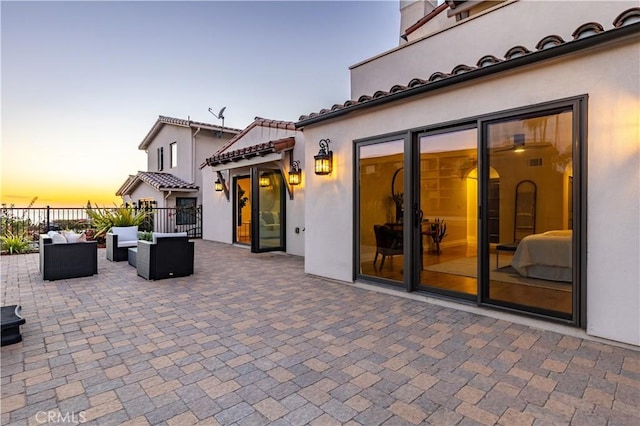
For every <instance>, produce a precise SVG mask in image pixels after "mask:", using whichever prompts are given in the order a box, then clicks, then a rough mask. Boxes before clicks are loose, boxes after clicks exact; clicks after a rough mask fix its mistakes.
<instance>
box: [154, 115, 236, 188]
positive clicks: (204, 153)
mask: <svg viewBox="0 0 640 426" xmlns="http://www.w3.org/2000/svg"><path fill="white" fill-rule="evenodd" d="M231 136H233V134H229V133H223V134H222V135H221V137H218V133H217V132H215V131H212V130H207V129H200V131H198V129H197V128H189V127H181V126H172V125H165V126H163V128H162V129H161V130H160V132H159V133H158V135H157V136H156V137H155V138H154V140H153V142H151V144H149V147H148V148H147V150H146V152H147V170H146V171H149V172H160V171H161V172H165V173H171V174H172V175H174V176H176V177H179V178H180V179H182V180H184V181H186V182H189V183H194V184H196V185H198V186H199V187H201V186H202V185H201V183H202V175H201V173H200V171H199V170H198V166H199V165H200V164H201V163H202V162H203V161H204V160H205V159H206V158H207V157H208V156H211V155H212V154H213V153H214V152H216V151H217V150H218V149H220V147H221V146H222V145H224V144H225V143H226V142H227V141H228V140H229V139H230V138H231ZM173 143H175V144H176V147H177V157H176V161H175V166H174V167H172V148H171V145H172V144H173ZM160 149H162V157H163V160H162V167H161V168H160V167H159V165H160V163H159V160H158V156H159V155H160V151H159V150H160Z"/></svg>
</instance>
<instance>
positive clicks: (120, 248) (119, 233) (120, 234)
mask: <svg viewBox="0 0 640 426" xmlns="http://www.w3.org/2000/svg"><path fill="white" fill-rule="evenodd" d="M137 245H138V227H137V226H114V227H112V228H111V232H107V259H108V260H110V261H112V262H120V261H123V260H127V258H128V254H129V248H130V247H136V246H137Z"/></svg>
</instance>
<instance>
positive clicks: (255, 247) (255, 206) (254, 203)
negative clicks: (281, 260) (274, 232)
mask: <svg viewBox="0 0 640 426" xmlns="http://www.w3.org/2000/svg"><path fill="white" fill-rule="evenodd" d="M261 166H264V165H258V166H253V167H251V252H252V253H265V252H270V251H285V252H286V250H287V233H286V230H287V219H286V218H287V214H286V205H287V203H286V189H285V182H284V176H283V175H282V172H281V170H280V169H279V168H277V167H274V168H267V167H261ZM263 171H269V172H271V173H273V174H274V175H277V176H279V178H280V189H279V194H278V198H279V201H280V214H279V219H280V245H278V246H275V247H260V211H261V209H260V185H259V181H260V172H263Z"/></svg>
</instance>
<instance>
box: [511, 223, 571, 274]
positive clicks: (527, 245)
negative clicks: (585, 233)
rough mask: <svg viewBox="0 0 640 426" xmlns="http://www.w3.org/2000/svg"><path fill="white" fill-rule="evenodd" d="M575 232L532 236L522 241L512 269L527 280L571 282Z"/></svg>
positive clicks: (564, 231)
mask: <svg viewBox="0 0 640 426" xmlns="http://www.w3.org/2000/svg"><path fill="white" fill-rule="evenodd" d="M571 247H572V233H571V230H561V231H547V232H543V233H542V234H533V235H528V236H526V237H524V238H523V239H522V241H520V244H518V248H517V249H516V252H515V254H514V255H513V259H512V261H511V266H513V268H514V269H515V270H516V271H518V273H519V274H520V275H522V276H523V277H532V278H541V279H545V280H553V281H567V282H571V280H572V273H571Z"/></svg>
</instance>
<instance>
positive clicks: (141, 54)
mask: <svg viewBox="0 0 640 426" xmlns="http://www.w3.org/2000/svg"><path fill="white" fill-rule="evenodd" d="M398 9H399V4H398V2H397V1H395V0H388V1H352V2H347V1H319V2H311V1H282V2H273V1H258V2H248V1H233V2H222V1H199V2H164V1H159V2H151V1H142V2H111V1H105V2H89V1H85V2H11V1H2V2H1V3H0V13H1V36H2V39H1V55H2V56H1V60H2V61H1V62H2V68H1V71H2V98H1V100H2V104H1V116H2V123H1V124H2V130H1V132H2V135H1V136H2V186H1V188H2V189H1V194H0V195H1V200H2V202H3V203H6V204H15V205H16V206H17V207H24V206H26V205H27V204H28V203H29V201H30V200H31V199H32V198H34V197H38V200H37V201H36V203H35V206H36V207H39V206H46V205H51V206H65V207H83V206H84V205H86V202H87V200H91V202H92V203H94V204H98V205H100V206H112V205H113V203H120V201H121V200H120V199H119V198H118V197H116V196H115V192H116V191H117V190H118V188H119V187H120V186H121V185H122V184H123V183H124V181H125V180H126V178H127V176H128V175H130V174H135V173H136V172H137V171H139V170H146V156H145V154H144V151H139V150H138V145H139V144H140V142H141V141H142V139H143V138H144V136H145V135H146V134H147V132H148V131H149V129H150V128H151V127H152V126H153V124H154V123H155V121H156V119H157V117H158V115H167V116H171V117H177V118H183V119H187V118H188V117H190V118H191V119H192V120H194V121H203V122H208V123H212V124H221V122H220V121H219V120H217V119H216V118H215V117H214V116H212V115H211V114H210V113H209V112H208V108H212V109H213V111H215V112H217V111H218V110H219V109H220V108H222V107H223V106H226V107H227V108H226V111H225V123H224V124H225V126H229V127H235V128H239V129H242V128H244V127H246V126H247V125H249V124H250V123H251V122H252V121H253V119H254V118H255V117H256V116H260V117H265V118H270V119H276V120H290V121H296V120H297V119H298V118H299V116H300V115H303V114H309V113H310V112H314V111H319V110H320V109H322V108H328V107H330V106H331V105H333V104H335V103H343V102H344V101H345V100H347V99H349V94H350V91H349V70H348V67H349V66H350V65H353V64H356V63H358V62H360V61H362V60H364V59H367V58H369V57H371V56H374V55H377V54H379V53H382V52H384V51H386V50H389V49H392V48H394V47H396V46H397V44H398V35H399V26H400V13H399V10H398Z"/></svg>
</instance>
